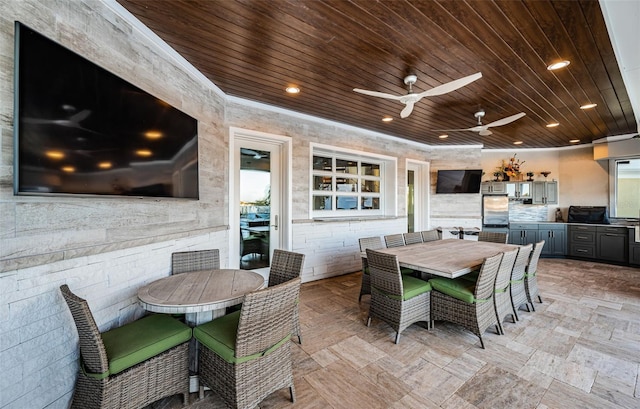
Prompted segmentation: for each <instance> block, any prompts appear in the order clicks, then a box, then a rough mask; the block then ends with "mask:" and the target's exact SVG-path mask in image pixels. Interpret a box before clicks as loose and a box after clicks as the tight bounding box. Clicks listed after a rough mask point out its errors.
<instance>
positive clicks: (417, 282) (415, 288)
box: [372, 276, 431, 301]
mask: <svg viewBox="0 0 640 409" xmlns="http://www.w3.org/2000/svg"><path fill="white" fill-rule="evenodd" d="M372 289H373V290H375V291H378V292H380V293H383V294H385V295H386V296H387V297H389V298H393V299H394V300H399V299H400V297H399V296H397V295H392V294H388V293H386V292H385V291H382V290H379V289H377V288H372ZM429 291H431V284H429V283H428V282H427V281H424V280H421V279H419V278H416V277H411V276H402V293H403V294H404V298H403V300H404V301H406V300H410V299H412V298H413V297H415V296H418V295H420V294H424V293H428V292H429Z"/></svg>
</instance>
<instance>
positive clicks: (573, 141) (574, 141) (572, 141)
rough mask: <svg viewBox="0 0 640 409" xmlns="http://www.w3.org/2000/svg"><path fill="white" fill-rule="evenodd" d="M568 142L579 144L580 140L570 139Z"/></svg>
mask: <svg viewBox="0 0 640 409" xmlns="http://www.w3.org/2000/svg"><path fill="white" fill-rule="evenodd" d="M569 142H570V143H578V142H580V139H571V140H570V141H569Z"/></svg>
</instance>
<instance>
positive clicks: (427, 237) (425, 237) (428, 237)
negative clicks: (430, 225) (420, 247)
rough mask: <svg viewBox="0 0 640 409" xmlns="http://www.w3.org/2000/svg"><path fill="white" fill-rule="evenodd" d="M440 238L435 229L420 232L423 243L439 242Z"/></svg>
mask: <svg viewBox="0 0 640 409" xmlns="http://www.w3.org/2000/svg"><path fill="white" fill-rule="evenodd" d="M441 238H442V237H441V236H440V232H439V231H438V230H437V229H433V230H425V231H423V232H422V241H423V242H425V243H426V242H428V241H436V240H440V239H441Z"/></svg>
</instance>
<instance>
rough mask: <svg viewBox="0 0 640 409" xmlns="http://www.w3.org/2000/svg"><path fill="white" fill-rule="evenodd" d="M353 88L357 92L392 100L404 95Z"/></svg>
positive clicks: (397, 99)
mask: <svg viewBox="0 0 640 409" xmlns="http://www.w3.org/2000/svg"><path fill="white" fill-rule="evenodd" d="M353 90H354V91H355V92H357V93H359V94H365V95H370V96H372V97H378V98H386V99H392V100H394V101H399V100H400V98H402V97H404V95H393V94H386V93H384V92H378V91H368V90H366V89H360V88H354V89H353Z"/></svg>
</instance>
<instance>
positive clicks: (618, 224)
mask: <svg viewBox="0 0 640 409" xmlns="http://www.w3.org/2000/svg"><path fill="white" fill-rule="evenodd" d="M512 224H566V225H577V226H578V225H579V226H600V227H626V228H629V229H633V228H635V227H636V226H638V222H637V221H612V222H611V223H610V224H598V223H567V222H556V221H552V220H547V221H534V220H526V221H520V220H516V221H509V225H512Z"/></svg>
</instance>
